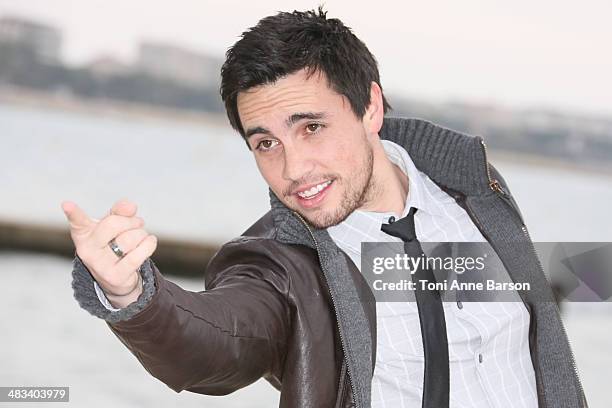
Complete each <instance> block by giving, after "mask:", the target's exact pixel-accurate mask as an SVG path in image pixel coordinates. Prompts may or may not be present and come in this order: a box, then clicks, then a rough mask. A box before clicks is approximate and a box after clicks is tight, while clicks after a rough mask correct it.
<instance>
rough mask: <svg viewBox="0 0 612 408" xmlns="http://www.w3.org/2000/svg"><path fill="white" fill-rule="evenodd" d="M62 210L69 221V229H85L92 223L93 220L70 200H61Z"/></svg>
mask: <svg viewBox="0 0 612 408" xmlns="http://www.w3.org/2000/svg"><path fill="white" fill-rule="evenodd" d="M62 210H63V211H64V214H65V215H66V218H67V219H68V222H70V228H71V229H86V228H88V227H91V226H92V225H94V222H93V220H91V219H90V218H89V216H87V214H85V211H83V210H82V209H80V208H79V206H78V205H76V204H75V203H73V202H72V201H63V202H62Z"/></svg>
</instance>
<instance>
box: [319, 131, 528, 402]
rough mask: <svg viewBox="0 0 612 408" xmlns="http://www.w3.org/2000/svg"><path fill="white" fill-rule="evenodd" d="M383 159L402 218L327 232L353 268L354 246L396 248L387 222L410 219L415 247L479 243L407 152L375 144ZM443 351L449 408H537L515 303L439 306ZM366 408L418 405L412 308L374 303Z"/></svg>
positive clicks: (460, 212)
mask: <svg viewBox="0 0 612 408" xmlns="http://www.w3.org/2000/svg"><path fill="white" fill-rule="evenodd" d="M381 142H382V144H383V147H384V149H385V152H386V153H387V156H388V158H389V159H390V160H391V161H392V162H393V163H395V164H396V165H397V166H398V167H399V168H400V169H401V170H402V171H403V172H404V173H405V174H406V175H407V176H408V183H409V186H408V194H407V197H406V205H405V208H404V211H403V213H402V214H401V215H400V216H398V214H394V213H393V212H385V213H382V212H372V211H362V210H357V211H354V212H353V213H352V214H350V215H349V216H348V218H347V219H346V220H344V221H343V222H342V223H340V224H338V225H335V226H333V227H329V228H328V229H327V231H328V232H329V234H330V236H331V238H332V239H333V240H334V242H335V243H336V244H337V245H338V246H339V247H340V248H341V249H342V250H344V251H345V252H346V253H347V255H349V257H350V258H351V259H352V261H353V262H354V263H355V265H356V266H357V267H358V268H360V269H361V242H364V241H365V242H402V241H401V239H399V238H396V237H393V236H391V235H388V234H386V233H384V232H382V231H381V230H380V226H381V225H382V224H383V223H386V222H387V220H388V218H389V216H391V215H394V216H395V217H396V219H399V218H402V217H405V216H406V215H407V214H408V210H409V209H410V207H416V208H418V211H417V213H416V214H415V229H416V234H417V237H418V239H419V240H420V241H422V242H485V241H486V239H485V238H484V237H483V236H482V234H481V233H480V231H479V230H478V228H477V227H476V226H475V225H474V223H473V222H472V220H471V219H470V217H469V216H468V214H467V213H466V212H465V210H464V209H463V208H461V207H460V206H459V205H458V204H457V203H456V202H455V200H454V199H453V198H452V197H450V196H449V195H448V194H446V193H445V192H444V191H442V190H441V189H440V188H439V187H438V186H437V185H436V184H435V183H434V182H433V181H431V180H430V179H429V177H428V176H427V175H426V174H424V173H423V172H421V171H419V170H418V169H417V168H416V166H415V165H414V163H413V162H412V159H411V158H410V156H409V155H408V152H407V151H406V150H405V149H404V148H402V147H401V146H399V145H398V144H396V143H394V142H391V141H389V140H381ZM444 314H445V319H446V330H447V335H448V346H449V359H450V361H449V366H450V407H453V408H468V407H495V408H508V407H521V408H531V407H537V406H538V403H537V396H536V383H535V374H534V370H533V365H532V363H531V356H530V353H529V340H528V333H529V313H528V311H527V309H526V307H525V306H524V304H523V303H522V302H495V303H494V302H464V303H461V302H457V303H455V302H444ZM376 323H377V333H378V337H377V353H376V367H375V370H374V376H373V378H372V408H382V407H386V408H413V407H421V402H422V401H421V400H422V395H423V369H424V367H423V365H424V357H423V344H422V339H421V329H420V323H419V315H418V309H417V305H416V303H415V302H378V303H377V307H376Z"/></svg>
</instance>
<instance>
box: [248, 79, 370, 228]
mask: <svg viewBox="0 0 612 408" xmlns="http://www.w3.org/2000/svg"><path fill="white" fill-rule="evenodd" d="M237 105H238V112H239V115H240V120H241V123H242V127H243V129H244V131H245V134H246V135H247V137H248V143H249V145H250V146H251V149H252V151H253V154H254V155H255V160H256V162H257V166H258V168H259V171H260V172H261V174H262V176H263V177H264V179H265V180H266V182H267V183H268V185H269V186H270V188H271V189H272V191H273V192H274V193H275V194H276V196H277V197H278V198H279V199H280V200H281V201H282V202H283V203H284V204H285V205H286V206H287V207H289V208H290V209H293V210H295V211H297V212H298V213H299V214H300V215H302V217H304V218H305V219H306V220H308V221H309V222H310V223H311V224H312V225H313V226H315V227H316V228H327V227H329V226H332V225H336V224H338V223H340V222H342V221H343V220H344V219H345V218H346V217H347V216H348V215H349V214H350V213H351V212H353V211H354V210H355V209H357V208H359V207H361V206H363V205H364V204H365V203H366V202H368V201H369V200H370V199H371V198H372V197H371V193H372V192H373V190H375V188H374V184H375V180H374V179H373V178H372V169H373V150H372V141H373V140H374V139H373V137H374V136H373V135H371V134H369V132H367V131H366V127H365V126H364V123H363V121H362V120H361V119H359V118H357V117H356V116H355V114H354V113H353V111H352V110H351V107H350V104H349V101H348V99H346V98H345V97H344V96H342V95H340V94H338V93H336V92H335V91H333V90H331V89H330V88H328V86H327V82H326V78H325V76H324V74H319V73H315V74H314V75H312V76H311V77H310V78H308V79H306V72H305V71H304V70H301V71H298V72H296V73H294V74H291V75H288V76H286V77H284V78H281V79H279V80H278V81H276V82H275V83H273V84H267V85H261V86H257V87H254V88H251V89H249V90H247V91H245V92H241V93H239V94H238V100H237ZM376 137H377V135H376Z"/></svg>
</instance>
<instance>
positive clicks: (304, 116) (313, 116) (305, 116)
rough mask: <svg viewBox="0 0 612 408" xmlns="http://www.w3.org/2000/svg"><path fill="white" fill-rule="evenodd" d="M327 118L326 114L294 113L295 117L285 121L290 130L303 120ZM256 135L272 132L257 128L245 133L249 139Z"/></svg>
mask: <svg viewBox="0 0 612 408" xmlns="http://www.w3.org/2000/svg"><path fill="white" fill-rule="evenodd" d="M326 117H327V115H326V114H325V112H298V113H294V114H293V115H291V116H289V117H288V118H287V119H286V120H285V126H286V127H288V128H290V127H291V126H293V125H295V124H296V123H297V122H299V121H300V120H303V119H310V120H313V119H325V118H326ZM256 133H262V134H264V135H271V134H272V132H270V130H268V129H266V128H264V127H261V126H256V127H252V128H249V129H247V131H246V132H245V136H246V138H247V139H248V138H249V137H251V136H253V135H254V134H256Z"/></svg>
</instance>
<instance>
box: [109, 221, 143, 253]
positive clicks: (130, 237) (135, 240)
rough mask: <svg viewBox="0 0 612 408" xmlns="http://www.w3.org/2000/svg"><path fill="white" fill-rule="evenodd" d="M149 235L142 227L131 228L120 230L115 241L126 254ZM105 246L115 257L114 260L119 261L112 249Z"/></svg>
mask: <svg viewBox="0 0 612 408" xmlns="http://www.w3.org/2000/svg"><path fill="white" fill-rule="evenodd" d="M148 236H149V233H148V232H147V231H145V230H144V229H142V228H138V229H132V230H129V231H125V232H122V233H121V234H119V236H117V237H115V243H116V244H117V246H118V247H119V248H120V249H121V251H123V253H124V254H128V253H129V252H131V251H133V250H134V248H136V247H137V246H138V245H140V243H141V242H142V241H143V240H144V239H145V238H146V237H148ZM107 248H108V249H109V250H110V253H111V254H112V255H113V256H114V257H115V260H116V261H119V258H118V257H117V255H115V253H114V252H113V250H112V249H110V247H109V246H108V245H107Z"/></svg>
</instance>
